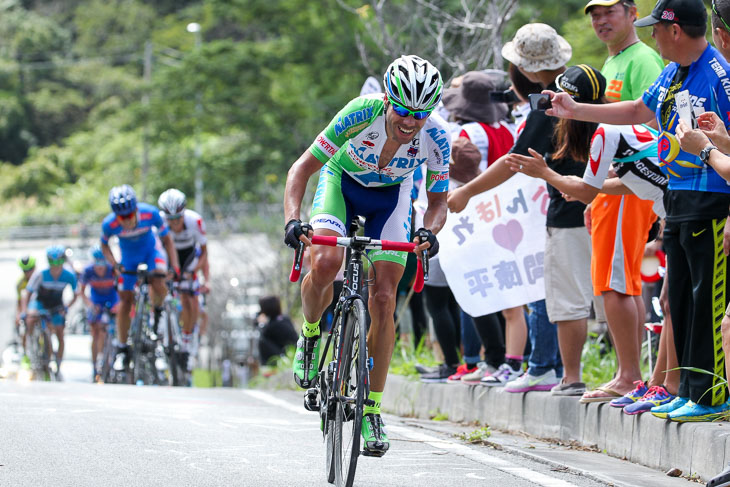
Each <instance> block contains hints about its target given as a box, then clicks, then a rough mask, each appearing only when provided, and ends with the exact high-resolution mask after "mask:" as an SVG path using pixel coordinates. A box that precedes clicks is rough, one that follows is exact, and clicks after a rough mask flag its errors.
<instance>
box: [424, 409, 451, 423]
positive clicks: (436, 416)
mask: <svg viewBox="0 0 730 487" xmlns="http://www.w3.org/2000/svg"><path fill="white" fill-rule="evenodd" d="M428 416H429V418H431V420H432V421H448V420H449V415H448V414H446V413H442V412H441V411H439V410H438V409H434V410H433V411H429V413H428Z"/></svg>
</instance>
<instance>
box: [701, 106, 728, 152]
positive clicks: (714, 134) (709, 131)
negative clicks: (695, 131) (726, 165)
mask: <svg viewBox="0 0 730 487" xmlns="http://www.w3.org/2000/svg"><path fill="white" fill-rule="evenodd" d="M697 128H699V129H700V131H702V133H703V134H705V135H706V136H707V137H709V138H710V139H712V142H713V143H714V144H715V145H716V146H717V147H718V148H719V149H720V151H721V152H724V153H726V154H727V153H730V135H728V133H727V129H725V122H723V121H722V119H721V118H720V117H719V116H718V115H717V113H715V112H705V113H702V114H700V115H698V116H697Z"/></svg>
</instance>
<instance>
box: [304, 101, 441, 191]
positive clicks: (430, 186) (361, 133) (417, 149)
mask: <svg viewBox="0 0 730 487" xmlns="http://www.w3.org/2000/svg"><path fill="white" fill-rule="evenodd" d="M383 99H384V95H383V94H382V93H379V94H372V95H365V96H360V97H358V98H355V99H354V100H352V101H350V102H349V103H348V104H347V105H346V106H345V108H343V109H342V110H340V112H339V113H338V114H337V115H336V116H335V118H334V119H332V121H331V122H330V123H329V125H328V126H327V128H325V129H324V130H323V131H322V133H320V134H319V135H318V136H317V138H316V140H315V141H314V143H313V144H312V146H311V147H310V148H309V150H310V152H311V153H312V154H314V156H315V157H316V158H317V159H319V160H320V161H321V162H322V163H324V164H326V165H327V166H329V167H332V168H333V169H340V170H342V171H344V172H345V173H347V174H348V175H349V176H351V177H352V178H353V179H355V180H356V181H357V182H358V183H360V184H361V185H363V186H365V187H378V186H391V185H394V184H400V183H402V182H404V181H406V180H407V179H409V178H410V177H411V176H412V175H413V173H414V172H415V171H416V169H418V167H420V166H421V165H422V164H426V168H427V171H426V180H425V182H424V184H426V189H427V190H428V191H432V192H437V193H438V192H446V191H447V190H448V189H449V161H450V156H451V137H450V132H449V125H448V123H446V121H445V120H444V119H443V118H441V117H439V116H438V115H436V114H435V113H433V114H431V116H430V117H428V119H427V120H426V124H425V125H424V126H423V128H422V129H421V131H420V132H418V134H416V136H415V137H414V138H413V140H412V141H411V142H410V144H404V145H402V146H401V147H400V148H398V150H397V151H396V153H395V155H393V159H391V161H390V162H389V163H388V165H387V166H385V167H384V168H378V159H379V157H380V153H381V152H382V150H383V145H385V141H386V139H387V136H386V133H385V102H384V100H383Z"/></svg>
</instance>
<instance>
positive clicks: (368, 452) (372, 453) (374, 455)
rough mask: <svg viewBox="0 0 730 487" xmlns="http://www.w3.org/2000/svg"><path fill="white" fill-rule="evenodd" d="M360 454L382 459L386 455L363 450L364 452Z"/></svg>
mask: <svg viewBox="0 0 730 487" xmlns="http://www.w3.org/2000/svg"><path fill="white" fill-rule="evenodd" d="M360 454H361V455H362V456H364V457H375V458H380V457H382V456H383V455H385V452H384V451H383V452H380V451H377V452H375V451H370V450H362V451H361V452H360Z"/></svg>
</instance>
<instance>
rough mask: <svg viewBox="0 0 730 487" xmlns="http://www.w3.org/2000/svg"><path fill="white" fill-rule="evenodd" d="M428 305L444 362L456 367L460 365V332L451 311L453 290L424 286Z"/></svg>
mask: <svg viewBox="0 0 730 487" xmlns="http://www.w3.org/2000/svg"><path fill="white" fill-rule="evenodd" d="M424 289H425V293H426V306H427V307H428V312H429V313H430V314H431V318H433V327H434V332H435V333H436V339H437V340H438V342H439V345H440V346H441V350H442V352H443V354H444V362H445V363H446V364H447V365H450V366H453V367H456V366H458V365H459V353H458V347H459V342H458V333H457V328H456V323H454V319H453V315H452V313H451V312H450V311H449V300H450V297H451V296H450V295H451V291H450V290H449V288H448V287H437V286H424Z"/></svg>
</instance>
